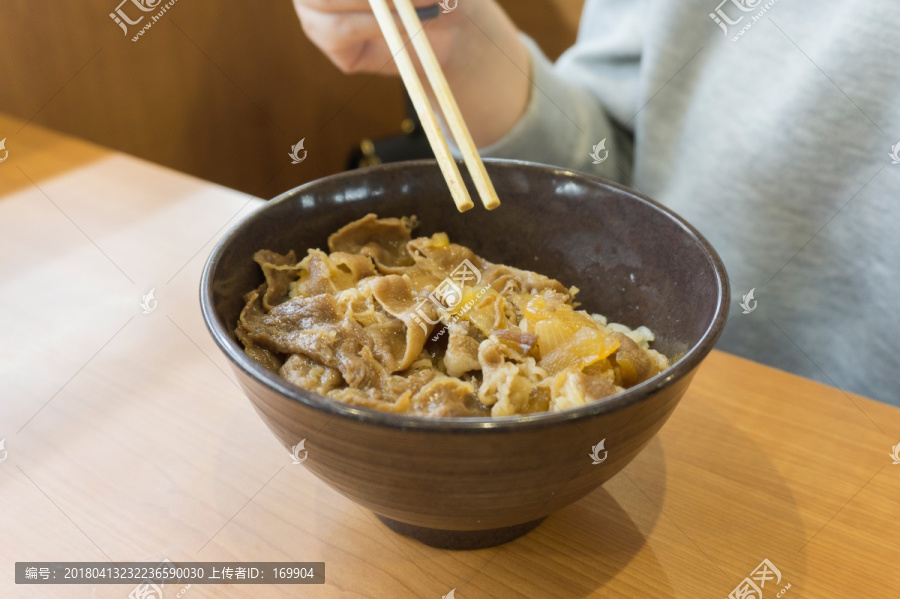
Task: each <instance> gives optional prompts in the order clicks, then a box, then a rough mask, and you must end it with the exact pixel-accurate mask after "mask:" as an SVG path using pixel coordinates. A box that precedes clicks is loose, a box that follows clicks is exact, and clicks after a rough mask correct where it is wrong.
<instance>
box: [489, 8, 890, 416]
mask: <svg viewBox="0 0 900 599" xmlns="http://www.w3.org/2000/svg"><path fill="white" fill-rule="evenodd" d="M718 2H719V0H682V1H680V2H666V1H664V0H587V3H586V5H585V8H584V13H583V15H582V22H581V27H580V32H579V36H578V41H577V43H576V45H575V46H574V47H573V48H571V49H570V50H569V51H568V52H566V53H565V54H564V55H563V56H562V57H561V58H560V60H559V61H558V62H557V63H556V64H555V65H552V64H550V63H549V62H548V60H547V59H546V58H545V57H544V56H543V55H542V54H541V52H540V51H539V50H538V49H537V47H536V46H535V45H534V44H533V43H532V42H531V41H530V40H526V41H527V42H528V44H529V47H530V48H531V52H532V57H533V63H534V67H533V73H532V80H533V82H534V86H533V88H532V97H531V100H530V103H529V106H528V108H527V111H526V114H525V115H524V117H523V118H522V119H521V120H520V121H519V122H518V123H517V125H516V126H515V127H514V128H513V130H512V131H510V132H509V133H508V134H507V136H506V137H504V138H503V139H501V140H500V141H499V142H497V143H496V144H494V145H492V146H490V147H488V148H484V155H486V156H502V157H510V158H521V159H525V160H532V161H537V162H543V163H549V164H554V165H560V166H564V167H566V168H570V169H573V170H578V171H582V172H585V173H589V174H592V175H597V176H601V177H606V178H609V179H613V180H616V181H619V182H623V183H625V184H627V185H630V186H632V187H634V188H636V189H637V190H639V191H641V192H643V193H644V194H646V195H648V196H650V197H652V198H654V199H656V200H658V201H660V202H662V203H663V204H665V205H667V206H669V207H670V208H672V209H674V210H675V211H676V212H678V213H679V214H681V215H682V216H684V217H685V218H686V219H687V220H688V221H689V222H691V223H692V224H693V225H694V226H696V227H697V228H698V229H699V230H700V231H701V232H702V233H703V234H704V235H705V236H706V237H707V238H708V239H709V240H710V242H711V243H712V244H713V246H715V247H716V249H717V250H718V251H719V252H720V253H721V255H722V258H723V259H724V261H725V265H726V266H727V268H728V272H729V275H730V276H731V285H732V294H733V296H734V299H733V302H732V311H731V314H730V318H729V322H728V325H727V327H726V331H725V333H724V335H723V338H722V341H721V342H720V344H719V348H720V349H724V350H726V351H729V352H732V353H735V354H738V355H740V356H745V357H747V358H750V359H752V360H756V361H758V362H762V363H765V364H770V365H772V366H775V367H777V368H781V369H784V370H789V371H792V372H795V373H798V374H801V375H803V376H806V377H809V378H813V379H817V380H819V381H822V382H824V383H827V384H830V385H834V386H836V387H839V388H840V389H843V390H845V391H848V392H854V393H860V394H863V395H867V396H870V397H873V398H876V399H879V400H882V401H885V402H890V403H893V404H897V405H900V373H898V365H900V305H898V304H900V301H898V299H900V204H898V200H900V198H898V196H900V145H896V146H895V144H898V141H900V43H898V42H897V30H898V27H900V2H898V1H897V0H854V1H853V2H851V1H850V0H838V1H834V2H815V1H813V0H768V1H765V2H764V1H763V0H725V1H724V2H722V4H718ZM717 4H718V6H717ZM604 139H605V140H606V141H605V144H604V146H605V148H598V150H597V152H596V153H595V156H597V158H601V159H602V158H605V160H603V161H602V162H601V163H600V164H594V159H592V158H591V156H590V153H591V152H592V151H593V149H594V146H596V145H597V144H598V143H599V142H601V140H604ZM894 147H896V150H893V148H894ZM607 151H608V155H607V154H606V152H607ZM892 151H893V153H894V154H895V155H898V157H897V158H896V160H895V159H892V158H891V156H890V154H891V153H892ZM895 161H896V162H898V164H892V162H895ZM569 283H573V284H574V283H577V281H570V282H569ZM751 289H752V290H755V291H754V299H753V300H751V301H749V302H748V303H747V304H746V305H747V307H748V308H751V307H753V306H756V309H754V310H753V311H752V312H750V313H749V314H744V310H743V309H742V308H741V307H740V306H739V303H741V302H742V296H744V295H745V294H747V293H748V292H750V291H751ZM748 299H749V298H748ZM754 302H758V304H756V303H754ZM861 417H862V415H861Z"/></svg>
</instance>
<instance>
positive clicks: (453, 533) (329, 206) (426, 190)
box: [200, 161, 729, 547]
mask: <svg viewBox="0 0 900 599" xmlns="http://www.w3.org/2000/svg"><path fill="white" fill-rule="evenodd" d="M487 168H488V172H489V173H490V175H491V178H492V179H493V181H494V184H495V185H496V187H497V190H498V192H499V194H500V198H501V199H502V201H503V205H502V206H501V207H500V208H498V209H497V210H494V211H491V212H488V211H485V210H483V209H481V208H477V209H475V210H472V211H470V212H467V213H465V214H460V213H458V212H457V211H456V208H455V207H454V204H453V202H452V200H451V199H450V195H449V193H448V191H447V187H446V184H445V183H444V180H443V179H442V177H441V173H440V171H439V170H438V168H437V166H436V165H435V163H434V162H433V161H421V162H409V163H402V164H390V165H383V166H377V167H374V168H369V169H364V170H359V171H352V172H347V173H342V174H339V175H335V176H331V177H327V178H325V179H321V180H319V181H314V182H312V183H309V184H307V185H303V186H301V187H298V188H297V189H294V190H292V191H289V192H287V193H285V194H283V195H281V196H279V197H278V198H276V199H274V200H272V201H271V202H268V203H267V204H266V205H264V206H262V207H261V208H260V209H259V210H257V211H256V212H255V213H253V214H252V215H251V216H249V217H248V218H247V219H245V220H244V221H243V222H241V223H240V224H238V225H237V226H236V227H234V228H233V229H232V230H231V231H229V232H228V234H226V235H225V236H224V237H223V238H222V240H221V241H220V242H219V244H218V245H217V246H216V248H215V249H214V250H213V252H212V255H211V256H210V258H209V261H208V263H207V264H206V268H205V270H204V271H203V279H202V282H201V287H200V299H201V304H202V309H203V317H204V319H205V321H206V325H207V326H208V327H209V330H210V332H211V333H212V336H213V338H214V339H215V340H216V343H218V345H219V347H220V348H221V349H222V351H223V352H225V355H227V356H228V359H229V360H230V361H231V366H232V368H233V369H234V371H235V373H236V374H237V378H238V380H239V381H240V384H241V386H242V387H243V389H244V391H245V392H246V394H247V396H248V397H249V398H250V401H251V402H253V405H254V407H255V408H256V410H257V412H259V414H260V416H261V417H262V419H263V420H264V421H265V423H266V424H267V425H268V426H269V428H270V429H272V432H274V433H275V435H276V436H277V437H278V438H279V439H280V440H281V442H282V443H283V444H284V446H285V447H287V448H290V447H292V446H294V445H295V444H297V443H298V442H299V441H301V440H303V439H305V440H306V442H305V450H306V451H308V454H305V455H307V456H308V457H307V459H306V460H305V461H304V462H303V465H304V466H305V467H306V468H308V469H310V470H311V471H312V472H313V473H314V474H315V475H316V476H318V477H319V478H321V479H322V480H323V481H325V482H326V483H328V484H329V485H330V486H331V487H332V488H334V489H335V490H337V491H339V492H340V493H343V494H344V495H346V496H347V497H349V498H350V499H352V500H353V501H355V502H357V503H358V504H360V505H362V506H365V507H367V508H369V509H371V510H372V511H373V512H375V513H376V514H377V515H378V516H380V517H381V518H382V520H383V521H385V523H386V524H388V526H390V527H392V528H393V529H394V530H397V531H399V532H403V533H405V534H409V535H411V536H414V537H416V538H419V539H420V540H422V541H423V542H425V543H429V544H432V545H436V546H443V547H479V546H487V545H490V544H496V543H500V542H504V541H506V540H509V539H511V538H514V537H516V536H518V535H520V534H522V533H523V532H526V531H528V530H530V529H531V528H533V527H534V526H536V525H537V524H538V523H539V522H540V521H541V520H542V519H543V518H544V517H545V516H547V515H548V514H550V513H552V512H554V511H556V510H558V509H560V508H562V507H565V506H567V505H569V504H570V503H572V502H574V501H577V500H578V499H579V498H581V497H584V496H585V495H587V494H588V493H590V492H591V491H593V490H594V489H596V488H597V487H599V486H600V485H602V484H603V483H604V482H606V481H607V480H608V479H609V478H610V477H612V476H613V475H615V474H616V473H617V472H619V471H620V470H621V469H622V468H624V467H625V465H627V464H628V462H630V461H631V460H632V459H633V458H634V456H636V455H637V454H638V452H639V451H641V449H642V448H643V447H644V446H645V445H646V444H647V443H648V442H649V441H650V439H651V438H652V437H653V435H654V434H656V432H657V431H658V430H659V429H660V427H662V425H663V423H664V422H665V421H666V419H667V418H668V417H669V415H670V414H671V413H672V411H673V410H674V409H675V405H676V404H677V403H678V400H679V399H680V398H681V396H682V395H683V394H684V392H685V390H686V389H687V387H688V385H689V384H690V381H691V378H692V377H693V375H694V373H695V372H696V370H697V367H698V366H699V365H700V362H701V361H702V360H703V358H704V357H705V356H706V355H707V354H708V353H709V351H710V350H711V349H712V347H713V345H714V344H715V342H716V339H717V338H718V336H719V334H720V332H721V331H722V327H723V325H724V323H725V316H726V312H727V310H726V308H727V305H728V301H729V294H728V284H727V276H726V273H725V269H724V267H723V266H722V262H721V261H720V259H719V257H718V255H717V254H716V252H715V251H714V250H713V249H712V248H711V247H710V245H709V243H707V241H706V240H705V239H704V238H703V237H701V236H700V235H699V234H698V233H697V231H695V230H694V229H693V228H692V227H691V226H690V225H688V224H687V223H686V222H684V221H683V220H682V219H681V218H679V217H678V216H677V215H675V214H673V213H672V212H671V211H669V210H667V209H666V208H663V207H662V206H660V205H658V204H656V203H654V202H653V201H651V200H649V199H647V198H644V197H642V196H640V195H637V194H636V193H634V192H633V191H631V190H628V189H626V188H624V187H620V186H618V185H615V184H612V183H609V182H606V181H603V180H601V179H596V178H593V177H588V176H585V175H581V174H576V173H573V172H570V171H566V170H560V169H556V168H553V167H549V166H541V165H535V164H527V163H523V162H510V161H488V166H487ZM470 189H471V187H470ZM472 194H473V198H474V197H476V196H475V193H474V191H472ZM369 212H374V213H376V214H378V215H379V216H382V217H387V216H405V215H412V214H415V215H417V216H418V217H419V220H420V222H421V227H420V228H419V229H418V230H417V231H418V232H419V234H421V235H426V234H427V235H430V234H431V233H433V232H437V231H446V232H447V233H448V234H449V235H450V239H451V240H453V241H454V242H456V243H460V244H464V245H466V246H469V247H470V248H472V249H473V250H474V251H475V252H476V253H478V254H480V255H481V256H484V257H485V258H487V259H488V260H490V261H492V262H496V263H504V264H509V265H512V266H517V267H520V268H526V269H530V270H534V271H537V272H539V273H543V274H546V275H549V276H551V277H554V278H556V279H558V280H560V281H562V282H563V284H565V285H575V286H577V287H578V288H579V289H581V292H580V293H579V294H578V299H579V300H580V301H581V302H582V306H583V308H585V309H587V310H589V311H591V312H599V313H601V314H604V315H606V316H607V317H609V318H610V320H611V321H615V322H621V323H624V324H626V325H629V326H631V327H636V326H639V325H646V326H648V327H650V329H652V330H653V331H654V332H655V333H656V335H657V341H656V343H655V345H654V347H655V348H656V349H658V350H660V351H662V352H663V353H665V354H666V355H668V356H680V358H679V359H678V360H677V361H676V362H675V363H674V365H673V366H672V367H671V368H669V369H668V370H666V371H665V372H663V373H661V374H659V375H657V376H656V377H654V378H652V379H650V380H648V381H645V382H643V383H641V384H639V385H637V386H635V387H633V388H631V389H629V390H628V391H626V392H624V393H621V394H619V395H616V396H614V397H611V398H609V399H607V400H602V401H599V402H596V403H592V404H590V405H587V406H584V407H582V408H578V409H574V410H571V411H565V412H558V413H551V414H534V415H528V416H524V417H519V418H515V417H510V418H502V419H491V418H446V419H425V418H420V417H412V416H399V415H396V414H388V413H385V412H378V411H375V410H369V409H365V408H357V407H353V406H349V405H344V404H341V403H338V402H336V401H333V400H330V399H326V398H324V397H322V396H319V395H317V394H315V393H312V392H310V391H306V390H304V389H301V388H300V387H296V386H294V385H292V384H290V383H288V382H286V381H285V380H283V379H281V378H280V377H278V376H277V375H275V374H273V373H271V372H269V371H267V370H265V369H264V368H263V367H261V366H260V365H258V364H256V363H255V362H253V361H252V360H250V359H249V358H248V357H247V356H246V355H245V354H244V352H243V349H242V347H241V346H240V345H239V344H238V342H237V341H236V340H235V338H234V335H233V330H234V328H235V323H236V320H237V317H238V314H239V312H240V310H241V307H242V306H243V300H242V299H241V296H242V295H243V294H244V293H245V292H247V291H249V290H251V289H254V288H255V287H257V286H258V285H259V284H260V283H261V282H262V280H263V279H262V274H261V273H260V269H259V267H258V266H257V265H256V264H255V263H254V262H253V260H252V259H251V257H252V255H253V253H254V252H255V251H256V250H258V249H261V248H267V249H272V250H275V251H277V252H282V253H284V252H287V251H288V250H291V249H294V250H296V251H297V252H298V255H301V256H302V255H305V252H306V249H307V248H327V243H326V240H327V238H328V235H329V233H331V232H333V231H335V230H337V229H338V228H339V227H341V226H343V225H344V224H346V223H348V222H350V221H352V220H355V219H357V218H360V217H362V216H363V215H365V214H367V213H369ZM604 439H605V442H604V449H603V450H600V451H598V452H596V455H598V457H599V458H601V459H600V460H594V459H592V458H591V457H590V455H589V454H591V453H592V447H593V446H595V445H596V444H598V443H599V442H600V441H601V440H604ZM301 455H304V454H301ZM595 461H599V462H600V463H597V464H595V463H594V462H595Z"/></svg>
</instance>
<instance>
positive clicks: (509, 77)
mask: <svg viewBox="0 0 900 599" xmlns="http://www.w3.org/2000/svg"><path fill="white" fill-rule="evenodd" d="M453 1H454V0H448V2H447V4H448V5H449V6H453ZM413 4H414V5H415V6H416V7H418V8H423V7H427V6H432V5H434V4H436V2H435V0H413ZM294 8H295V10H296V11H297V15H298V16H299V17H300V22H301V23H302V25H303V31H304V32H305V33H306V35H307V36H308V37H309V39H310V40H312V42H313V43H314V44H315V45H316V46H318V47H319V48H320V49H321V50H322V52H324V53H325V55H326V56H327V57H328V58H329V59H331V61H332V62H333V63H334V64H335V65H336V66H337V67H338V68H339V69H341V70H342V71H343V72H345V73H382V74H396V73H397V68H396V66H395V64H394V59H393V56H391V53H390V51H389V50H388V47H387V42H385V41H384V36H383V35H382V33H381V30H380V29H379V28H378V22H377V21H376V20H375V15H374V14H372V10H371V7H370V6H369V2H368V0H294ZM423 25H424V28H425V33H426V34H427V35H428V39H429V41H430V42H431V46H432V48H434V53H435V54H436V55H437V58H438V61H439V62H440V63H441V67H442V68H443V70H444V74H445V75H446V77H447V81H448V82H449V84H450V88H451V89H452V91H453V94H454V95H455V96H456V100H457V103H458V104H459V108H460V110H461V111H462V114H463V117H464V118H465V120H466V123H467V124H468V126H469V130H470V131H471V132H472V137H473V138H474V140H475V143H476V144H478V145H479V146H485V145H489V144H491V143H493V142H494V141H496V140H498V139H500V138H501V137H502V136H503V135H505V134H506V132H507V131H509V130H510V129H511V128H512V127H513V125H515V123H516V122H517V121H518V120H519V117H520V116H521V115H522V114H523V113H524V112H525V107H526V106H527V104H528V99H529V96H530V90H531V86H530V82H529V78H528V77H529V72H530V68H531V66H530V56H529V54H528V50H527V48H526V47H525V44H524V43H523V42H522V40H521V39H519V31H518V29H517V28H516V26H515V25H514V24H513V23H512V21H510V20H509V17H507V16H506V13H505V12H503V9H502V8H500V6H499V5H498V4H497V3H496V2H495V0H458V1H457V2H456V6H455V8H454V9H453V10H452V11H451V12H449V13H443V12H442V13H440V15H439V16H437V17H436V18H434V19H429V20H427V21H424V22H423ZM398 28H399V29H400V31H401V32H403V34H404V37H405V31H404V28H403V26H402V25H401V24H399V19H398ZM409 47H410V48H411V46H409ZM410 54H411V55H412V56H413V61H414V62H415V60H416V59H415V52H412V51H411V52H410Z"/></svg>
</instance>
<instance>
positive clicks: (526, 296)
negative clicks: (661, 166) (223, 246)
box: [235, 214, 669, 417]
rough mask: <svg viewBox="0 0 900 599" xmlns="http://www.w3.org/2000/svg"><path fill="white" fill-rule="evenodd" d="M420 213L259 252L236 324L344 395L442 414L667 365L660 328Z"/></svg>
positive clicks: (544, 402)
mask: <svg viewBox="0 0 900 599" xmlns="http://www.w3.org/2000/svg"><path fill="white" fill-rule="evenodd" d="M416 225H417V223H416V218H415V217H409V218H378V217H377V216H376V215H374V214H368V215H367V216H365V217H363V218H361V219H359V220H356V221H354V222H352V223H350V224H348V225H346V226H344V227H342V228H341V229H339V230H338V231H337V232H335V233H333V234H332V235H331V236H330V237H329V238H328V249H329V252H328V253H326V252H324V251H322V250H319V249H310V250H308V251H307V255H306V256H305V257H304V258H303V259H302V260H299V261H298V259H297V256H296V254H295V252H294V251H293V250H291V251H290V252H288V253H287V254H284V255H282V254H278V253H276V252H274V251H271V250H266V249H261V250H259V251H257V252H256V253H255V255H254V260H255V261H256V262H257V263H258V264H259V266H260V268H261V269H262V271H263V275H264V276H265V282H264V283H263V284H262V285H261V286H260V287H258V288H257V289H255V290H252V291H250V292H248V293H247V294H246V295H245V296H244V301H245V302H246V305H245V307H244V309H243V310H242V311H241V314H240V318H239V319H238V325H237V328H236V330H235V335H236V337H237V339H238V340H239V341H240V342H241V343H242V344H243V346H244V351H245V352H246V353H247V355H248V356H250V357H251V358H252V359H253V360H255V361H256V362H258V363H259V364H261V365H262V366H264V367H265V368H268V369H269V370H271V371H273V372H276V373H278V374H280V375H281V376H282V377H283V378H284V379H286V380H287V381H289V382H291V383H293V384H295V385H298V386H300V387H302V388H304V389H307V390H309V391H312V392H315V393H318V394H320V395H323V396H326V397H329V398H331V399H334V400H336V401H340V402H344V403H347V404H352V405H356V406H364V407H368V408H375V409H378V410H383V411H386V412H393V413H400V414H410V415H417V416H430V417H457V416H494V417H502V416H515V415H520V414H531V413H538V412H548V411H549V412H552V411H560V410H565V409H569V408H574V407H578V406H583V405H586V404H588V403H591V402H595V401H598V400H600V399H603V398H606V397H609V396H612V395H615V394H616V393H619V392H621V391H624V390H625V389H627V388H629V387H632V386H634V385H636V384H638V383H640V382H642V381H645V380H647V379H649V378H650V377H652V376H654V375H656V374H658V373H659V372H662V371H663V370H665V369H666V368H668V366H669V360H668V359H667V358H666V356H665V355H663V354H662V353H660V352H658V351H655V350H653V349H651V348H650V344H651V343H652V342H653V340H654V335H653V333H652V332H651V331H650V330H649V329H647V328H646V327H638V328H637V329H635V330H632V329H630V328H628V327H626V326H624V325H621V324H616V323H607V321H606V319H605V318H603V317H602V316H600V315H596V314H595V315H591V314H588V313H587V312H585V311H583V310H578V309H577V308H578V303H577V302H576V301H575V296H576V294H577V292H578V289H577V288H575V287H571V288H566V287H565V286H564V285H563V284H562V283H560V282H559V281H557V280H555V279H551V278H549V277H547V276H544V275H541V274H538V273H535V272H531V271H527V270H521V269H518V268H513V267H511V266H506V265H503V264H493V263H491V262H489V261H488V260H486V259H484V258H482V257H480V256H478V255H476V254H475V253H474V252H473V251H472V250H470V249H469V248H467V247H464V246H461V245H457V244H454V243H451V242H450V240H449V238H448V236H447V235H446V234H444V233H435V234H433V235H432V236H430V237H418V238H416V239H413V238H412V231H413V229H414V228H415V227H416Z"/></svg>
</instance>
